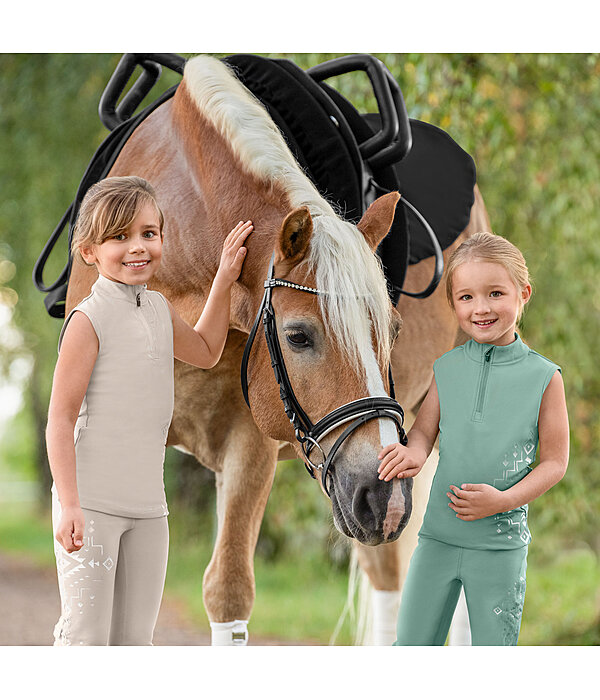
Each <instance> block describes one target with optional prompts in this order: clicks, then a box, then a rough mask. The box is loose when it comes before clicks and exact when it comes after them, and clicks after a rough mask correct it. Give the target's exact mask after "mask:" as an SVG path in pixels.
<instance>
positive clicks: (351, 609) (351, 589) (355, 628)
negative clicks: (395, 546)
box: [329, 547, 373, 646]
mask: <svg viewBox="0 0 600 700" xmlns="http://www.w3.org/2000/svg"><path fill="white" fill-rule="evenodd" d="M370 601H371V583H370V582H369V578H368V576H367V575H366V574H365V573H364V571H362V569H361V568H360V566H359V564H358V555H357V554H356V549H355V548H354V547H352V549H351V553H350V564H349V572H348V593H347V595H346V603H345V604H344V608H343V610H342V612H341V614H340V617H339V619H338V621H337V624H336V626H335V629H334V631H333V634H332V635H331V638H330V640H329V644H330V646H332V645H334V644H335V642H336V639H337V637H338V634H339V632H340V630H341V629H342V627H343V625H344V623H345V622H346V619H348V618H349V620H350V625H351V628H352V633H353V644H354V645H355V646H363V645H365V644H368V643H369V640H370V638H371V637H372V625H373V614H372V610H371V605H370Z"/></svg>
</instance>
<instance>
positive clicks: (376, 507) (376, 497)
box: [352, 482, 383, 532]
mask: <svg viewBox="0 0 600 700" xmlns="http://www.w3.org/2000/svg"><path fill="white" fill-rule="evenodd" d="M380 483H381V482H380ZM380 491H381V487H379V488H378V490H377V491H376V490H374V489H373V488H371V486H370V485H369V484H366V485H364V486H361V487H358V488H357V489H356V490H355V492H354V495H353V497H352V514H353V515H354V517H355V518H356V520H357V522H359V523H360V525H361V527H362V528H364V529H366V530H369V531H371V532H373V531H376V530H379V529H380V528H381V523H382V521H383V520H382V518H381V515H382V513H381V512H380V511H381V495H380Z"/></svg>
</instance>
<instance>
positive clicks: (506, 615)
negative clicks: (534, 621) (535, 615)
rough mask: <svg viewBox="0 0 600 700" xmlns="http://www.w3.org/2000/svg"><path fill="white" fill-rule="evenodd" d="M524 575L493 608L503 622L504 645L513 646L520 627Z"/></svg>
mask: <svg viewBox="0 0 600 700" xmlns="http://www.w3.org/2000/svg"><path fill="white" fill-rule="evenodd" d="M525 587H526V581H525V576H523V575H520V576H519V579H518V580H517V581H515V583H514V585H513V586H512V588H511V589H509V590H508V591H507V592H506V597H505V598H503V599H502V600H501V601H500V602H499V603H498V604H497V605H496V606H495V607H494V609H493V612H494V615H498V616H500V618H501V620H502V623H503V643H504V645H505V646H515V645H516V644H517V640H518V638H519V630H520V629H521V616H522V615H523V603H524V602H525Z"/></svg>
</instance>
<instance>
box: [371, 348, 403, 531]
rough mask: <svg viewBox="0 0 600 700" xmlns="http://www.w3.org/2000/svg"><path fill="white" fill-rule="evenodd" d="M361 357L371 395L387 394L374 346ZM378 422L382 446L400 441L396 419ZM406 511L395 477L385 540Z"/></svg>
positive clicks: (400, 487)
mask: <svg viewBox="0 0 600 700" xmlns="http://www.w3.org/2000/svg"><path fill="white" fill-rule="evenodd" d="M361 357H362V361H363V364H364V368H365V374H366V376H367V391H368V392H369V396H387V394H386V391H385V387H384V385H383V377H382V376H381V371H380V369H379V365H378V364H377V359H376V357H375V351H374V350H373V346H372V345H370V344H369V345H368V346H367V345H366V344H364V345H363V346H362V348H361ZM377 422H378V423H379V437H380V440H381V446H382V447H385V446H386V445H390V444H392V443H394V442H398V430H397V429H396V424H395V423H394V421H392V420H390V419H389V418H380V419H379V420H378V421H377ZM405 513H406V500H405V498H404V491H403V490H402V481H401V480H400V479H394V480H393V481H392V495H391V496H390V498H389V500H388V504H387V511H386V514H385V520H384V521H383V537H384V540H387V539H388V537H389V536H390V535H393V534H395V533H396V531H397V529H398V526H399V525H400V521H401V520H402V518H403V517H404V515H405Z"/></svg>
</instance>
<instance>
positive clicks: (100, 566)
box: [52, 495, 169, 646]
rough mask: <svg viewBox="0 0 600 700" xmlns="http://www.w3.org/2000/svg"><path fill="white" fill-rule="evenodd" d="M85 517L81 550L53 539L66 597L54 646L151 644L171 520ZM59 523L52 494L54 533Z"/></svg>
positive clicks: (93, 513)
mask: <svg viewBox="0 0 600 700" xmlns="http://www.w3.org/2000/svg"><path fill="white" fill-rule="evenodd" d="M83 514H84V517H85V530H84V534H83V547H82V548H81V549H80V550H79V551H78V552H73V553H71V554H68V553H67V552H66V551H65V550H64V549H63V547H62V545H60V544H59V543H58V542H57V541H56V539H55V540H54V553H55V555H56V567H57V571H58V587H59V590H60V598H61V616H60V619H59V621H58V623H57V625H56V627H55V629H54V639H55V642H54V645H55V646H69V645H81V646H106V645H111V646H112V645H119V646H121V645H135V646H144V645H146V646H148V645H152V635H153V634H154V626H155V625H156V620H157V618H158V611H159V608H160V602H161V599H162V594H163V588H164V583H165V575H166V571H167V556H168V551H169V528H168V523H167V517H166V516H162V517H158V518H125V517H121V516H118V515H109V514H107V513H100V512H98V511H94V510H87V509H86V508H84V509H83ZM59 520H60V504H59V502H58V499H57V498H56V495H53V500H52V523H53V531H54V532H56V528H57V526H58V522H59Z"/></svg>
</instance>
